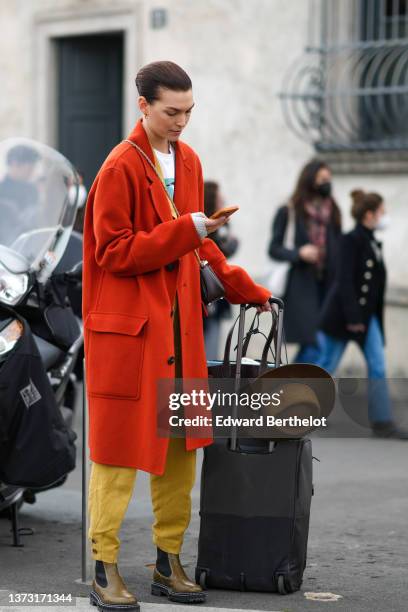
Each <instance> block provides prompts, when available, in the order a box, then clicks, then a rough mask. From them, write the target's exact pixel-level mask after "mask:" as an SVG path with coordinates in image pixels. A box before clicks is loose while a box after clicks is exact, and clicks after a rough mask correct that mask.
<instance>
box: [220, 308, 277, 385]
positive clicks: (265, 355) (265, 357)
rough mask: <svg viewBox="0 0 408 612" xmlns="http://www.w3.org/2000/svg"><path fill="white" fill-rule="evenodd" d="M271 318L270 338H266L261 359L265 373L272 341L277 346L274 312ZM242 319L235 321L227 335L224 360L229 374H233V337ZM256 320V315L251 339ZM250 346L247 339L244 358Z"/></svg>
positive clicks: (238, 317) (261, 366) (252, 325)
mask: <svg viewBox="0 0 408 612" xmlns="http://www.w3.org/2000/svg"><path fill="white" fill-rule="evenodd" d="M248 308H251V306H247V307H246V309H248ZM271 316H272V323H271V328H270V330H269V334H268V337H267V338H266V342H265V345H264V348H263V351H262V357H261V362H260V371H261V372H263V371H264V370H266V369H267V364H268V352H269V350H270V348H271V344H272V341H273V340H275V344H276V337H275V336H276V319H277V315H276V313H275V312H274V311H272V312H271ZM239 319H240V315H238V316H237V318H236V319H235V321H234V323H233V325H232V326H231V329H230V330H229V332H228V335H227V339H226V341H225V349H224V360H223V366H224V367H228V368H229V372H230V374H231V363H230V352H231V342H232V336H233V334H234V329H235V326H236V324H237V322H238V321H239ZM255 319H256V315H255V317H254V320H253V321H252V324H251V328H250V332H251V333H250V332H248V334H249V333H250V335H249V338H250V337H251V335H252V333H253V331H254V323H255ZM248 334H247V337H248ZM248 344H249V340H248V341H247V339H245V341H244V343H243V351H242V356H245V355H244V351H245V353H246V350H247V348H248Z"/></svg>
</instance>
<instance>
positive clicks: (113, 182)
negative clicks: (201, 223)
mask: <svg viewBox="0 0 408 612" xmlns="http://www.w3.org/2000/svg"><path fill="white" fill-rule="evenodd" d="M133 189H135V190H136V189H137V186H131V185H130V182H129V180H128V179H127V177H126V175H125V173H124V171H122V170H121V169H119V168H113V167H112V168H107V169H105V170H103V171H102V172H101V174H100V176H99V178H98V185H97V188H96V191H95V198H94V203H93V218H94V222H93V228H94V234H95V240H96V249H95V259H96V262H97V264H98V265H99V266H100V267H101V268H105V269H106V270H108V271H109V272H112V273H113V274H117V275H119V276H133V275H135V274H144V273H145V272H151V271H153V270H157V269H158V268H161V267H163V266H165V265H166V264H168V263H171V262H173V261H174V260H176V259H178V258H179V257H182V256H183V255H186V253H189V252H190V251H192V250H193V249H195V248H197V247H198V246H199V245H200V244H201V239H200V237H199V235H198V233H197V230H196V229H195V225H194V222H193V219H192V217H191V215H190V214H186V215H182V216H181V217H179V218H178V219H173V220H171V221H165V222H164V223H160V224H159V225H157V226H156V227H155V228H154V229H153V230H152V231H151V232H145V231H142V230H139V231H136V232H134V230H133V224H132V210H133V207H134V205H135V204H134V200H136V206H137V200H138V197H137V192H136V196H135V195H134V191H133Z"/></svg>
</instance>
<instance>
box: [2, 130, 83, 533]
mask: <svg viewBox="0 0 408 612" xmlns="http://www.w3.org/2000/svg"><path fill="white" fill-rule="evenodd" d="M78 187H79V183H78V180H77V175H76V172H75V169H74V168H73V166H72V165H71V164H70V162H69V161H68V160H67V159H66V158H65V157H63V156H62V155H61V154H60V153H58V152H57V151H55V150H54V149H52V148H50V147H48V146H46V145H43V144H40V143H38V142H35V141H32V140H28V139H22V138H12V139H8V140H5V141H3V142H1V143H0V512H2V511H4V510H5V509H7V508H9V509H10V510H9V513H10V518H11V519H12V521H13V535H14V544H15V545H19V531H18V508H19V506H20V505H21V504H22V503H23V501H26V502H29V503H33V502H34V501H35V495H36V493H37V492H39V491H43V490H46V489H49V488H52V487H56V486H60V485H61V484H63V482H65V480H66V478H67V474H68V472H69V471H71V470H72V469H73V468H74V467H75V455H76V449H75V444H74V440H75V437H76V436H75V434H74V433H73V431H72V424H73V420H74V410H75V405H76V401H77V397H76V396H77V388H76V385H75V375H74V368H75V365H76V362H77V360H78V356H79V355H80V354H81V351H82V347H83V337H82V326H81V321H80V319H79V318H78V317H77V316H75V314H74V312H73V310H72V308H71V306H70V303H69V299H68V291H69V288H70V287H75V286H77V285H80V283H81V279H82V262H81V261H80V260H79V261H77V262H76V265H75V266H73V267H72V268H71V269H69V270H64V269H63V268H61V266H60V267H59V268H58V270H56V268H57V265H58V264H59V263H60V262H61V260H62V258H63V255H64V253H65V251H66V249H67V245H68V242H69V239H70V236H71V232H72V227H73V224H74V221H75V216H76V209H77V194H78ZM75 194H76V195H75ZM67 260H69V258H67Z"/></svg>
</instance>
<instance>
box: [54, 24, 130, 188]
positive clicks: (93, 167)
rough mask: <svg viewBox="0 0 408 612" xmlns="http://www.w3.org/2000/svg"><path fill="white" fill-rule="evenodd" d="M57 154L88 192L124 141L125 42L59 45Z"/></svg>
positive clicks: (80, 39)
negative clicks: (78, 175) (76, 172)
mask: <svg viewBox="0 0 408 612" xmlns="http://www.w3.org/2000/svg"><path fill="white" fill-rule="evenodd" d="M58 66H59V70H58V76H59V78H58V109H59V115H58V148H59V150H60V151H61V153H63V154H64V155H65V156H66V157H67V158H68V159H69V160H70V161H71V162H72V163H73V164H74V165H75V166H76V167H77V168H78V169H80V170H82V171H83V173H84V177H85V178H84V183H85V185H86V187H87V188H88V189H89V187H90V186H91V184H92V181H93V179H94V178H95V175H96V173H97V171H98V169H99V167H100V165H101V164H102V162H103V160H104V159H105V157H106V155H107V154H108V153H109V151H110V150H111V149H112V148H113V147H114V146H115V145H116V144H117V143H118V142H119V141H120V140H121V138H122V72H123V36H122V35H121V34H113V35H111V34H109V35H108V34H106V35H105V34H104V35H97V36H93V35H92V36H75V37H69V38H61V39H59V40H58Z"/></svg>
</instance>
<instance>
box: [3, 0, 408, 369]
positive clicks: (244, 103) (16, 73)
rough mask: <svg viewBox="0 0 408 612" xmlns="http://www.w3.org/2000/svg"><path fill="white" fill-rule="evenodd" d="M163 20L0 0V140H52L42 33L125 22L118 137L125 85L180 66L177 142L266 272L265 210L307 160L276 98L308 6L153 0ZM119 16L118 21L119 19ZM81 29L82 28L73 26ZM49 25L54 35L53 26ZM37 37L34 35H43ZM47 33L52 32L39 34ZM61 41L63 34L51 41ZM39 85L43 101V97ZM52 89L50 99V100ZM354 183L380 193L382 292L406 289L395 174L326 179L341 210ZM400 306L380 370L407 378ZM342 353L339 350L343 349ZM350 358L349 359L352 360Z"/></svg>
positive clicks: (129, 94) (132, 96)
mask: <svg viewBox="0 0 408 612" xmlns="http://www.w3.org/2000/svg"><path fill="white" fill-rule="evenodd" d="M159 4H160V7H165V8H167V9H168V25H167V26H166V27H165V28H163V29H158V30H154V29H152V28H151V26H150V10H151V9H152V8H153V7H157V6H158V5H157V3H156V2H153V0H140V1H138V0H127V1H125V0H123V1H121V0H119V1H118V2H115V3H114V4H113V3H112V2H110V1H108V0H30V1H29V2H27V1H26V0H0V23H1V29H2V36H1V40H0V50H1V53H0V77H1V83H2V95H1V97H0V138H5V137H7V136H11V135H19V134H21V135H26V136H32V137H36V138H39V139H42V140H46V141H47V142H48V143H49V144H51V145H53V144H55V142H53V139H54V135H53V130H52V129H51V128H50V126H49V125H48V123H50V122H52V121H53V109H55V100H54V99H53V98H52V95H51V94H52V91H53V81H52V79H53V72H52V69H53V66H52V55H50V54H49V55H47V54H45V52H44V48H45V47H44V45H45V43H44V40H45V39H44V36H45V35H46V33H47V32H51V33H52V32H54V35H57V34H56V33H58V31H60V32H61V33H65V34H66V33H68V32H69V31H70V27H72V30H71V31H72V33H76V32H78V31H81V27H82V28H84V27H85V28H86V27H88V25H86V24H93V25H92V28H93V29H94V30H96V31H98V29H99V31H103V29H104V28H107V27H108V25H109V24H114V23H116V22H115V21H114V20H115V19H116V20H118V21H117V23H126V27H127V28H128V30H127V32H128V36H129V38H131V39H132V44H131V45H130V46H128V49H127V54H128V55H127V60H126V65H125V79H126V82H125V83H124V89H125V92H126V95H125V99H126V107H127V108H126V112H125V125H124V134H126V132H127V130H129V129H130V128H131V126H132V124H133V123H134V121H135V120H136V118H137V116H138V114H137V112H136V104H135V102H136V93H135V91H134V85H133V79H134V76H135V72H136V70H137V68H138V67H139V66H141V65H143V64H144V63H147V62H149V61H153V60H157V59H171V60H173V61H175V62H177V63H179V64H181V65H182V66H183V67H184V68H185V69H186V70H187V72H189V74H190V75H191V77H192V80H193V84H194V96H195V101H196V108H195V109H194V112H193V116H192V119H191V123H190V125H189V126H188V128H187V129H186V131H185V136H184V138H185V140H186V141H187V142H189V143H190V144H191V145H192V146H193V147H194V148H195V149H196V151H197V152H198V153H199V155H200V157H201V159H202V162H203V168H204V173H205V176H206V177H207V178H209V179H210V178H211V179H215V180H218V181H219V182H220V183H221V185H222V188H223V191H224V194H225V196H226V199H227V201H228V203H231V204H232V203H233V204H239V205H240V207H241V209H240V211H239V213H238V214H236V216H235V217H234V219H233V221H232V226H233V230H234V233H235V234H236V235H237V236H238V237H239V238H240V240H241V247H240V249H239V252H238V253H237V255H236V256H235V258H234V260H233V261H234V263H240V264H243V265H245V266H246V267H247V269H248V270H249V271H250V272H251V273H252V274H254V275H256V276H258V277H261V276H262V275H263V274H265V272H266V270H267V268H268V265H269V262H268V260H267V255H266V248H267V243H268V239H269V235H270V226H271V219H272V216H273V214H274V211H275V210H276V207H277V206H278V205H280V204H281V203H283V202H285V200H286V199H287V197H288V196H289V194H290V192H291V190H292V189H293V184H294V181H295V178H296V175H297V172H298V171H299V168H300V166H301V165H302V164H303V163H304V162H305V161H306V160H307V159H308V158H309V157H311V156H312V155H313V151H312V149H311V147H310V146H309V145H307V144H306V143H303V142H302V141H300V140H298V139H297V137H296V136H294V135H293V134H292V133H291V132H290V131H289V130H288V128H287V127H286V125H285V123H284V119H283V114H282V109H281V103H280V101H279V99H278V97H277V94H278V93H279V91H281V90H282V88H284V85H285V78H286V75H287V74H289V72H288V71H289V70H290V66H291V65H292V63H293V62H294V61H295V60H296V58H298V57H300V56H301V55H302V53H303V48H304V45H305V43H306V35H307V25H308V15H307V7H308V3H307V2H286V3H283V4H282V2H280V1H279V0H251V2H248V1H247V0H194V2H192V1H191V0H162V1H161V2H160V3H159ZM121 19H122V21H120V20H121ZM81 24H82V25H81ZM59 28H60V29H59ZM44 33H45V34H44ZM50 35H51V34H50ZM61 35H62V34H61ZM42 89H47V92H48V93H47V95H45V94H44V92H42ZM50 92H51V94H50ZM356 186H361V187H364V188H367V189H371V190H377V191H380V192H381V193H384V195H385V196H386V200H387V204H388V207H389V210H390V213H391V215H392V219H393V222H392V226H391V228H390V229H389V230H388V231H387V232H386V233H384V248H385V255H386V260H387V263H388V268H389V278H390V283H391V285H392V286H396V287H398V288H402V289H403V290H404V289H405V290H407V289H408V275H407V272H406V264H405V258H404V256H403V253H404V247H405V245H406V244H407V238H408V223H407V213H406V206H407V203H406V194H407V193H408V178H407V177H406V176H403V175H387V174H385V175H374V176H373V175H366V176H363V175H357V176H356V175H353V176H350V175H348V176H347V175H343V176H336V177H335V194H336V197H337V198H338V200H339V203H340V205H341V207H342V209H343V212H344V219H345V227H346V228H347V227H349V226H350V219H349V215H348V209H349V198H348V193H349V191H350V190H351V189H352V188H354V187H356ZM407 312H408V311H407V310H406V309H405V308H400V307H398V308H396V307H389V308H388V312H387V321H388V328H389V330H390V333H389V347H390V348H389V359H390V370H391V371H392V372H394V373H395V372H400V371H401V368H403V370H404V371H407V369H408V366H407V367H405V366H403V365H401V364H407V363H408V359H407V358H408V350H407V349H406V348H405V347H404V346H402V342H401V341H400V338H401V337H403V332H404V330H405V329H406V326H407ZM349 353H350V351H349ZM353 355H354V353H353V351H351V353H350V356H349V358H348V363H354V361H355V357H353Z"/></svg>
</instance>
